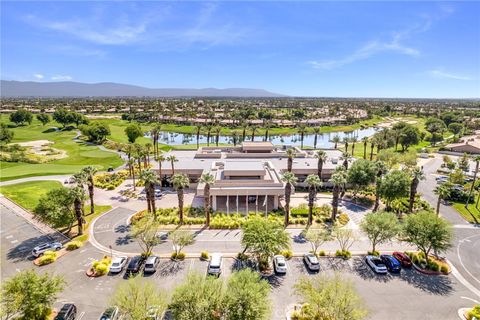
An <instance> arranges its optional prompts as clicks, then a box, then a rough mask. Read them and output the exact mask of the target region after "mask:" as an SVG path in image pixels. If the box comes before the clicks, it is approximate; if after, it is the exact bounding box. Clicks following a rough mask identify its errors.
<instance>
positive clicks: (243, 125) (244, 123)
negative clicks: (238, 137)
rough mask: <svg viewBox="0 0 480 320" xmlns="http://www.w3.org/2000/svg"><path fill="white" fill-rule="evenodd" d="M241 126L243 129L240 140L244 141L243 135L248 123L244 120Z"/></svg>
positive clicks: (245, 133)
mask: <svg viewBox="0 0 480 320" xmlns="http://www.w3.org/2000/svg"><path fill="white" fill-rule="evenodd" d="M241 127H242V128H243V131H242V141H245V136H246V135H247V128H248V123H247V122H245V121H242V123H241Z"/></svg>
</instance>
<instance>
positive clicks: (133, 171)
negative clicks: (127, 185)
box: [132, 167, 137, 191]
mask: <svg viewBox="0 0 480 320" xmlns="http://www.w3.org/2000/svg"><path fill="white" fill-rule="evenodd" d="M132 182H133V191H135V190H137V186H136V184H135V167H133V168H132Z"/></svg>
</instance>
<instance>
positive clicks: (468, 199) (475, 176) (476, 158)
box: [465, 156, 480, 208]
mask: <svg viewBox="0 0 480 320" xmlns="http://www.w3.org/2000/svg"><path fill="white" fill-rule="evenodd" d="M474 160H475V172H474V173H473V181H472V186H471V187H470V192H469V193H468V197H467V202H465V208H468V203H469V202H470V198H471V197H472V194H473V189H474V188H475V182H477V174H478V167H479V165H480V156H476V157H475V159H474Z"/></svg>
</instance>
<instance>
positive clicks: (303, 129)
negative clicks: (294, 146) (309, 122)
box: [298, 124, 307, 149]
mask: <svg viewBox="0 0 480 320" xmlns="http://www.w3.org/2000/svg"><path fill="white" fill-rule="evenodd" d="M298 132H299V133H300V148H301V149H303V138H304V137H305V132H307V127H305V125H303V124H301V125H299V126H298Z"/></svg>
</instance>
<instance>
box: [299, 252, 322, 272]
mask: <svg viewBox="0 0 480 320" xmlns="http://www.w3.org/2000/svg"><path fill="white" fill-rule="evenodd" d="M303 261H304V262H305V264H306V265H307V268H308V270H310V271H320V262H319V261H318V258H317V256H316V255H314V254H313V253H305V254H304V255H303Z"/></svg>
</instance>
